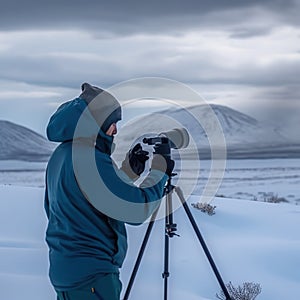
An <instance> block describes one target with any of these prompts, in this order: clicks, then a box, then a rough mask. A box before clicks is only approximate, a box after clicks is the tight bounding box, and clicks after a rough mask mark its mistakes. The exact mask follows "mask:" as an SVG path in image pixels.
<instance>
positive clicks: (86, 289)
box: [44, 83, 174, 300]
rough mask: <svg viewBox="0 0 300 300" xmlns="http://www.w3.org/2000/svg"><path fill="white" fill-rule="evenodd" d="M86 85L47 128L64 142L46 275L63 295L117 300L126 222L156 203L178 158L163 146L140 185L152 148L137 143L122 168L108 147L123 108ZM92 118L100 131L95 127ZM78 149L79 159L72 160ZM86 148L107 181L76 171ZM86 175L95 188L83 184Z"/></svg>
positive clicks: (56, 169) (50, 193)
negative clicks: (99, 182) (172, 156)
mask: <svg viewBox="0 0 300 300" xmlns="http://www.w3.org/2000/svg"><path fill="white" fill-rule="evenodd" d="M81 89H82V93H81V95H80V96H79V97H78V98H75V99H74V100H71V101H68V102H66V103H64V104H62V105H61V106H60V107H59V108H58V109H57V111H56V112H55V113H54V114H53V115H52V117H51V118H50V121H49V124H48V126H47V136H48V139H49V140H50V141H54V142H59V143H60V145H59V146H58V147H57V148H56V149H55V151H54V152H53V154H52V156H51V158H50V160H49V162H48V165H47V171H46V191H45V202H44V204H45V211H46V214H47V218H48V226H47V230H46V242H47V244H48V247H49V261H50V268H49V277H50V281H51V283H52V285H53V287H54V289H55V291H56V293H57V299H58V300H92V299H94V300H119V299H120V293H121V289H122V284H121V282H120V280H119V269H120V268H121V267H122V263H123V261H124V258H125V255H126V250H127V237H126V229H125V223H130V224H136V225H137V224H141V223H142V222H143V221H145V220H146V219H147V218H148V217H149V216H151V214H152V213H153V212H154V211H155V209H157V208H158V207H159V204H160V200H161V198H162V197H163V194H164V186H165V184H166V181H167V179H168V176H170V175H171V173H172V170H173V168H174V161H173V160H171V159H170V157H167V156H163V153H165V152H164V149H162V150H163V151H161V154H162V155H158V154H159V153H160V151H159V147H158V148H157V149H156V153H158V154H154V155H153V159H152V164H151V169H150V171H149V173H148V175H147V176H146V178H145V179H144V181H143V183H142V184H140V186H136V185H135V184H134V183H133V182H134V181H135V180H136V179H137V178H139V176H140V175H141V173H142V172H144V170H145V162H146V160H147V159H148V158H149V157H148V154H149V153H148V152H146V151H144V150H143V149H142V147H141V145H140V144H137V145H136V146H134V147H133V148H132V149H131V150H130V151H129V152H128V153H127V155H126V158H125V160H124V162H123V163H122V166H121V168H120V169H118V168H117V167H116V164H115V163H114V162H113V160H112V159H111V153H112V147H113V137H114V135H115V134H116V133H117V125H116V124H117V122H118V121H119V120H121V106H120V104H119V102H118V101H117V100H116V99H115V98H114V97H113V96H112V95H111V94H109V93H108V92H107V91H104V90H102V89H100V88H98V87H95V86H91V85H90V84H88V83H84V84H82V86H81ZM94 123H96V124H97V126H98V127H97V131H96V134H95V130H94V129H93V130H91V129H90V128H94V127H93V126H94ZM78 124H80V126H81V130H80V128H79V129H78V126H79V125H78ZM74 149H77V150H76V151H79V153H80V155H79V159H78V158H76V160H75V159H74V156H75V155H76V151H75V150H74ZM78 149H79V150H78ZM74 151H75V152H74ZM85 153H87V154H85ZM89 153H92V157H93V159H94V161H95V165H96V169H97V171H98V176H99V178H101V180H100V181H101V183H102V184H98V183H97V184H94V185H93V183H94V182H95V178H94V175H93V174H92V173H91V174H90V172H89V171H88V172H86V173H84V175H83V176H81V177H82V178H83V180H82V179H81V178H80V176H79V175H78V174H77V173H76V168H77V167H76V166H77V164H78V160H79V165H80V163H82V165H86V163H85V161H84V159H85V157H86V156H88V154H89ZM162 158H163V159H162ZM81 160H82V161H81ZM88 169H89V168H88ZM81 175H82V174H81ZM85 180H86V181H87V182H90V183H91V184H92V185H93V186H94V187H93V188H91V189H90V188H89V187H88V186H84V184H83V183H82V182H83V181H85ZM95 186H96V187H95ZM118 204H120V205H118ZM118 207H120V209H118ZM127 207H128V209H127ZM135 207H137V209H135ZM102 208H103V209H102Z"/></svg>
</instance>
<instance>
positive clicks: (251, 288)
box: [216, 281, 261, 300]
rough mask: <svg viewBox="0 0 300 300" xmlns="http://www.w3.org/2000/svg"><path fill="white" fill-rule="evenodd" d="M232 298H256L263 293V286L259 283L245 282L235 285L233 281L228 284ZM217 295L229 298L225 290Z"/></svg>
mask: <svg viewBox="0 0 300 300" xmlns="http://www.w3.org/2000/svg"><path fill="white" fill-rule="evenodd" d="M226 287H227V291H228V293H229V296H230V298H231V300H254V299H255V298H256V297H257V296H258V295H259V294H260V293H261V286H260V284H258V283H253V282H244V283H243V285H242V286H238V287H234V286H233V284H232V283H231V281H230V282H229V283H228V284H226ZM216 297H217V298H218V299H221V300H227V299H226V297H225V295H224V293H223V291H221V293H220V295H218V294H216Z"/></svg>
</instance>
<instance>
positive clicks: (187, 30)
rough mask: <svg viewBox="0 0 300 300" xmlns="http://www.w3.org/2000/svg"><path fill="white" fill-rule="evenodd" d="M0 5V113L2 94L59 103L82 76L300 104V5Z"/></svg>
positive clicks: (267, 1) (256, 1) (277, 0)
mask: <svg viewBox="0 0 300 300" xmlns="http://www.w3.org/2000/svg"><path fill="white" fill-rule="evenodd" d="M1 5H2V6H1V10H0V28H1V30H0V65H1V68H0V88H1V89H2V90H5V92H6V94H3V93H2V98H1V102H0V105H1V107H0V111H1V110H2V112H4V111H5V112H6V113H7V115H11V116H13V115H14V113H15V112H14V111H13V110H14V108H12V110H10V111H9V105H10V104H9V101H7V107H6V108H5V110H4V109H3V107H4V102H5V95H6V96H8V97H10V99H11V96H12V95H16V97H18V101H21V98H23V100H24V103H25V100H26V101H28V98H29V97H30V95H31V96H33V98H34V99H35V100H32V101H31V102H30V101H29V102H30V105H31V104H32V103H37V102H36V101H37V100H38V97H39V95H40V96H41V98H43V99H46V100H45V103H46V102H47V101H48V102H47V103H58V102H60V101H63V100H67V99H68V97H73V96H74V95H77V94H76V93H77V92H78V90H79V87H80V84H81V83H82V82H84V81H88V82H91V83H93V84H96V85H99V86H101V87H104V88H106V87H109V86H111V85H113V84H115V83H117V82H120V81H124V80H128V79H131V78H135V77H144V76H146V77H148V76H154V77H166V78H170V79H174V80H178V81H181V82H183V83H185V84H188V85H192V86H198V87H200V86H201V90H200V92H204V93H205V94H208V95H209V97H211V98H210V99H216V100H218V101H219V103H221V104H222V101H223V102H224V103H223V104H226V103H240V102H247V101H249V102H251V101H253V99H257V101H256V102H255V105H257V103H258V101H259V99H262V100H264V101H267V100H268V101H269V100H270V99H273V100H274V101H275V100H276V101H277V100H278V101H279V100H282V101H287V100H289V101H294V102H297V103H298V100H299V88H298V87H299V86H300V82H299V81H300V71H299V70H300V55H299V39H300V28H299V25H300V24H299V17H298V11H299V7H300V1H296V0H295V1H293V0H245V1H240V0H230V1H225V0H224V1H221V0H219V1H216V0H215V1H211V0H202V1H198V0H194V1H181V0H165V1H158V0H154V1H143V2H141V1H137V0H135V1H133V0H128V1H113V0H112V1H98V0H91V1H88V2H84V1H80V0H74V1H72V2H64V1H63V2H61V1H58V0H53V1H48V2H41V1H36V0H28V1H17V0H11V1H6V2H4V3H2V4H1ZM7 82H10V84H9V85H7ZM24 85H25V86H26V88H25V89H24ZM28 87H29V90H28ZM30 89H32V90H30ZM47 90H48V91H49V92H50V94H45V93H46V91H47ZM56 91H59V94H60V95H55V93H56ZM23 92H24V93H23ZM51 93H52V94H51ZM22 95H23V96H22ZM0 97H1V95H0ZM29 102H27V103H29ZM253 103H254V102H253ZM32 105H33V104H32ZM24 106H26V105H25V104H24ZM48 109H49V108H48ZM47 111H48V110H47ZM20 115H22V111H20V112H19V116H20ZM43 115H45V110H44V113H43Z"/></svg>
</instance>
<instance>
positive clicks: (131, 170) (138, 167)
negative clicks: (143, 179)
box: [121, 144, 149, 179]
mask: <svg viewBox="0 0 300 300" xmlns="http://www.w3.org/2000/svg"><path fill="white" fill-rule="evenodd" d="M148 155H149V152H148V151H145V150H143V148H142V146H141V144H136V145H135V146H134V147H133V148H132V149H130V150H129V152H128V153H127V154H126V157H125V159H124V161H123V162H122V167H121V170H123V171H124V172H125V173H126V174H127V175H128V176H129V177H130V178H131V179H137V177H138V176H140V175H141V174H142V173H143V172H144V170H145V164H146V161H147V160H148V159H149V156H148Z"/></svg>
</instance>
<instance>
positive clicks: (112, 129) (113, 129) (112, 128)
mask: <svg viewBox="0 0 300 300" xmlns="http://www.w3.org/2000/svg"><path fill="white" fill-rule="evenodd" d="M117 132H118V131H117V124H116V123H112V124H111V125H110V126H109V128H108V129H107V131H106V134H107V135H109V136H114V135H115V134H117Z"/></svg>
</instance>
